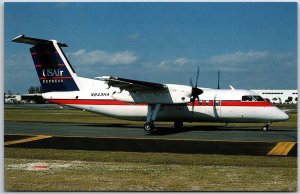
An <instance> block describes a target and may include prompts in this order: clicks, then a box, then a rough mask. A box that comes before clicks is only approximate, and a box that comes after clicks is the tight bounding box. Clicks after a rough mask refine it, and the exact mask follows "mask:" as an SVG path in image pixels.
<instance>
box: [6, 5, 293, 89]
mask: <svg viewBox="0 0 300 194" xmlns="http://www.w3.org/2000/svg"><path fill="white" fill-rule="evenodd" d="M20 34H25V35H26V36H29V37H35V38H42V39H55V40H57V41H59V42H62V43H67V45H68V46H69V47H66V48H63V49H64V52H65V53H66V55H67V57H68V59H69V61H70V62H71V64H72V66H73V68H74V69H75V71H76V73H77V74H78V75H79V76H81V77H88V78H94V77H97V76H105V75H113V76H118V77H123V78H128V79H137V80H144V81H150V82H157V83H174V84H185V85H189V80H190V77H191V78H192V79H193V80H194V81H195V77H196V72H197V68H198V67H199V69H200V75H199V80H198V86H200V87H209V88H216V87H217V74H218V73H217V72H218V70H220V71H221V77H220V86H221V88H229V85H232V86H233V87H235V88H238V89H264V88H268V89H270V88H272V89H297V4H296V3H295V2H289V3H280V2H275V3H263V2H256V3H253V2H252V3H244V2H242V3H225V2H223V3H204V2H193V3H192V2H190V3H170V2H165V3H162V2H160V3H153V2H152V3H147V2H142V3H141V2H135V3H116V2H115V3H112V2H109V3H103V2H102V3H100V2H98V3H64V2H60V3H33V2H31V3H23V2H5V3H4V92H7V91H8V90H10V91H11V92H13V93H27V90H28V88H29V87H30V86H39V85H40V84H39V81H38V78H37V74H36V71H35V69H34V66H33V62H32V58H31V56H30V53H29V48H30V45H25V44H17V43H13V42H11V39H13V38H14V37H16V36H18V35H20Z"/></svg>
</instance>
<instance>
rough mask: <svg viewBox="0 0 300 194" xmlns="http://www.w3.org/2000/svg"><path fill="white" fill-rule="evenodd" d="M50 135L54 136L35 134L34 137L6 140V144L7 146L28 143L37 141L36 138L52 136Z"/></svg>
mask: <svg viewBox="0 0 300 194" xmlns="http://www.w3.org/2000/svg"><path fill="white" fill-rule="evenodd" d="M50 137H52V136H47V135H37V136H34V137H29V138H25V139H19V140H14V141H8V142H4V145H5V146H6V145H13V144H19V143H26V142H30V141H36V140H40V139H46V138H50Z"/></svg>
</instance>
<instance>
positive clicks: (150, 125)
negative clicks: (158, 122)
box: [144, 122, 155, 132]
mask: <svg viewBox="0 0 300 194" xmlns="http://www.w3.org/2000/svg"><path fill="white" fill-rule="evenodd" d="M154 128H155V126H154V123H153V122H148V123H145V125H144V130H145V131H146V132H153V131H154Z"/></svg>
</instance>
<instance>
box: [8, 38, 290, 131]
mask: <svg viewBox="0 0 300 194" xmlns="http://www.w3.org/2000/svg"><path fill="white" fill-rule="evenodd" d="M12 41H13V42H17V43H25V44H30V45H33V47H31V48H30V53H31V56H32V59H33V62H34V66H35V68H36V71H37V74H38V78H39V80H40V83H41V86H42V91H43V94H42V96H43V98H45V99H47V100H48V101H49V102H51V103H56V104H61V105H67V106H70V107H75V108H78V109H84V110H87V111H90V112H94V113H98V114H103V115H107V116H111V117H115V118H120V119H126V120H135V121H141V120H142V121H146V123H145V125H144V130H145V131H148V132H152V131H153V130H155V126H154V123H155V121H172V122H174V127H175V128H177V129H179V128H182V127H183V122H223V123H237V122H238V123H264V125H263V127H262V129H263V130H264V131H267V130H269V129H270V124H271V122H276V121H285V120H287V119H288V118H289V116H288V115H287V114H286V113H285V112H283V111H281V110H280V109H278V108H277V107H276V106H273V105H272V103H270V102H266V101H265V100H264V99H263V98H262V97H261V96H259V95H258V94H256V93H254V92H252V91H249V90H236V89H234V88H232V89H230V90H229V89H226V90H225V89H211V88H202V87H197V80H198V76H199V69H198V71H197V79H196V84H195V85H194V84H193V83H192V81H191V80H190V81H191V86H186V85H178V84H161V83H152V82H145V81H138V80H131V79H124V78H119V77H114V76H102V77H96V78H95V79H89V78H83V77H79V76H77V74H76V73H75V70H74V69H73V68H72V66H71V64H70V62H69V61H68V59H67V57H66V56H65V54H64V52H63V50H62V49H61V48H62V47H67V45H66V44H63V43H59V42H57V41H56V40H43V39H37V38H30V37H25V36H24V35H20V36H17V37H16V38H14V39H13V40H12Z"/></svg>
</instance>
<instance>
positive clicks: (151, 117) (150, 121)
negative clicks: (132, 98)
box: [144, 104, 161, 133]
mask: <svg viewBox="0 0 300 194" xmlns="http://www.w3.org/2000/svg"><path fill="white" fill-rule="evenodd" d="M160 107H161V104H154V105H148V113H147V123H145V125H144V130H145V131H147V132H150V133H151V132H153V131H154V129H155V126H154V122H155V120H156V118H157V115H158V112H159V110H160Z"/></svg>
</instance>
